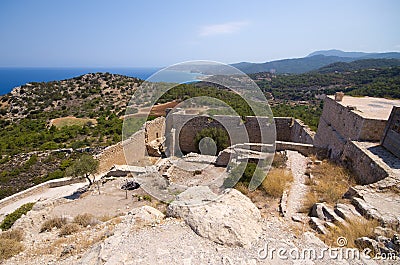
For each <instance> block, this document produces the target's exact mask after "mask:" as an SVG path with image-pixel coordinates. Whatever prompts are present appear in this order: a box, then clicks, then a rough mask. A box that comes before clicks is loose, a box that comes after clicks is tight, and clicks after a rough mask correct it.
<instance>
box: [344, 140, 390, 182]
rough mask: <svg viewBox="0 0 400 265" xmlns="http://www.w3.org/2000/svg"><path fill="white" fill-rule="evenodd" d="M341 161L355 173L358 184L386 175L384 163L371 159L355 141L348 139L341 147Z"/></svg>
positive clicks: (380, 178)
mask: <svg viewBox="0 0 400 265" xmlns="http://www.w3.org/2000/svg"><path fill="white" fill-rule="evenodd" d="M341 162H342V163H343V164H344V165H345V166H346V167H347V168H349V169H350V170H351V171H353V172H354V173H355V176H356V181H357V183H358V184H362V185H365V184H371V183H375V182H377V181H379V180H382V179H384V178H386V177H387V176H388V169H385V165H383V164H381V163H379V161H377V160H376V159H373V158H372V157H371V156H370V154H369V151H368V150H365V149H364V148H363V147H362V146H361V145H360V144H358V143H357V142H356V141H348V142H347V143H346V144H345V146H344V149H343V155H342V156H341Z"/></svg>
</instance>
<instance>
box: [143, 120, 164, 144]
mask: <svg viewBox="0 0 400 265" xmlns="http://www.w3.org/2000/svg"><path fill="white" fill-rule="evenodd" d="M145 133H146V134H145V137H146V143H150V142H152V141H155V140H158V139H160V138H163V137H164V134H165V118H164V117H158V118H156V119H154V120H152V121H148V122H146V126H145Z"/></svg>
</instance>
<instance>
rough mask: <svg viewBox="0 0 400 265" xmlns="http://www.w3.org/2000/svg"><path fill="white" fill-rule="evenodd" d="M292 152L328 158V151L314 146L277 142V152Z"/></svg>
mask: <svg viewBox="0 0 400 265" xmlns="http://www.w3.org/2000/svg"><path fill="white" fill-rule="evenodd" d="M285 150H292V151H297V152H299V153H300V154H302V155H304V156H310V155H316V156H317V157H318V158H325V157H326V149H324V148H317V147H315V146H314V145H312V144H303V143H294V142H283V141H276V151H285Z"/></svg>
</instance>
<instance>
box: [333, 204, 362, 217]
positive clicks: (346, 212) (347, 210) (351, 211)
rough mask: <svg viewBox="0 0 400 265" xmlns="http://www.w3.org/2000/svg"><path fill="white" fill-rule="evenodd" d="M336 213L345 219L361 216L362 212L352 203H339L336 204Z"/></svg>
mask: <svg viewBox="0 0 400 265" xmlns="http://www.w3.org/2000/svg"><path fill="white" fill-rule="evenodd" d="M335 213H336V214H337V215H338V216H339V217H341V218H343V219H345V220H351V219H354V218H357V217H361V214H360V213H359V212H358V211H357V210H356V208H355V207H354V206H353V205H351V204H343V203H337V204H336V205H335Z"/></svg>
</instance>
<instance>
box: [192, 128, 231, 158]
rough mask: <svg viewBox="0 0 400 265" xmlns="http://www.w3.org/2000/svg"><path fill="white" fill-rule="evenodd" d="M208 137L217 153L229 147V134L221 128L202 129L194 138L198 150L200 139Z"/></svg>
mask: <svg viewBox="0 0 400 265" xmlns="http://www.w3.org/2000/svg"><path fill="white" fill-rule="evenodd" d="M205 137H208V138H211V139H212V140H213V141H214V142H215V145H216V147H217V153H219V152H221V151H222V150H224V149H225V148H227V147H228V146H229V145H230V139H229V134H228V132H227V131H226V130H225V129H222V128H204V129H202V130H201V131H200V132H198V133H197V134H196V136H195V137H194V143H195V146H196V147H197V149H199V143H200V141H201V139H203V138H205Z"/></svg>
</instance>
